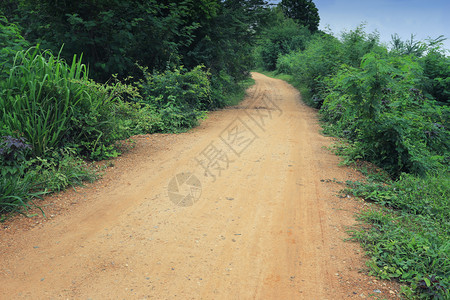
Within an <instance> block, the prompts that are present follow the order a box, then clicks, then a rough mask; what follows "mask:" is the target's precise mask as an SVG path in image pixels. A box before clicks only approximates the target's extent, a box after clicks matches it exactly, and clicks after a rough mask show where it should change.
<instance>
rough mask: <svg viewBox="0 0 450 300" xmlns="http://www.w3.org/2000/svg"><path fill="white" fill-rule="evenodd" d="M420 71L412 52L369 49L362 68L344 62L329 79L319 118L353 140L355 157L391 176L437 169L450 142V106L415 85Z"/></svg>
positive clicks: (442, 162)
mask: <svg viewBox="0 0 450 300" xmlns="http://www.w3.org/2000/svg"><path fill="white" fill-rule="evenodd" d="M421 74H422V69H421V67H420V65H419V64H418V63H417V62H415V61H414V60H413V59H412V58H411V57H402V58H380V57H378V56H377V55H374V54H368V55H366V56H365V57H364V59H363V62H362V64H361V68H360V69H356V68H352V67H346V66H344V67H343V68H342V69H341V71H340V72H338V74H337V75H336V76H334V77H333V78H332V79H331V80H330V81H329V84H330V90H332V92H331V93H329V95H328V96H327V98H326V100H325V102H324V104H323V107H322V110H321V115H322V118H323V120H324V121H327V122H330V123H331V124H333V125H334V126H335V131H339V132H340V134H339V135H340V136H342V137H346V138H348V139H349V140H351V141H353V142H354V147H355V148H356V149H357V153H358V154H359V158H362V159H365V160H369V161H372V162H374V163H376V164H377V165H379V166H381V167H383V168H385V169H386V170H387V171H388V172H389V173H391V174H392V175H394V176H398V175H399V174H400V173H401V172H413V173H416V174H425V173H426V172H428V171H430V170H433V169H438V168H440V167H442V165H443V164H444V163H445V161H444V160H445V156H446V153H447V151H448V149H449V146H450V145H449V132H448V130H446V129H445V126H446V125H444V124H446V122H447V121H446V115H447V114H448V109H447V108H442V107H439V106H437V105H435V104H434V102H433V101H431V100H428V101H425V100H424V98H423V96H422V94H421V93H420V91H419V90H417V89H415V88H414V86H415V84H416V82H417V80H418V78H420V76H421Z"/></svg>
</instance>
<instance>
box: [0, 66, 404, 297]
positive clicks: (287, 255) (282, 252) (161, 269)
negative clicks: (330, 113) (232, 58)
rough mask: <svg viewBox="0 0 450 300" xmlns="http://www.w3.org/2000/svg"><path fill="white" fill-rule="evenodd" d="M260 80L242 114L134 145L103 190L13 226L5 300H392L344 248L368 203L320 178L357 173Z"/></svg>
mask: <svg viewBox="0 0 450 300" xmlns="http://www.w3.org/2000/svg"><path fill="white" fill-rule="evenodd" d="M253 77H254V78H255V80H256V85H255V86H253V87H251V88H250V89H249V90H248V92H247V94H248V96H247V98H246V99H245V101H243V103H242V104H241V105H239V106H238V107H234V108H230V109H225V110H221V111H217V112H213V113H211V114H210V116H209V118H208V120H206V121H204V122H203V123H202V124H201V125H200V126H199V127H197V128H195V129H194V130H192V131H190V132H188V133H184V134H180V135H152V136H138V137H136V138H135V139H136V147H135V148H134V149H133V150H131V151H130V152H129V153H127V154H125V155H124V156H123V157H121V158H118V159H116V160H114V164H115V167H114V168H112V169H111V170H109V171H108V172H107V174H106V175H105V178H104V179H102V180H100V181H99V182H97V183H95V184H92V185H89V186H88V187H86V188H83V189H81V190H80V192H79V193H78V194H77V193H74V192H70V191H68V192H65V193H62V194H61V195H62V196H54V197H53V200H52V201H54V202H52V203H58V199H61V198H59V197H66V198H64V199H66V200H67V199H69V200H68V202H69V203H72V202H74V201H75V200H73V199H74V198H75V197H82V198H83V200H82V201H80V203H78V204H76V205H71V206H70V210H66V211H65V213H64V214H63V213H61V215H60V216H56V217H55V218H53V219H51V220H48V221H46V222H43V223H42V225H40V226H37V227H34V228H30V227H26V226H20V224H22V223H26V224H27V222H28V220H27V219H23V218H18V219H16V220H13V221H11V222H10V224H8V226H5V227H4V229H3V231H2V232H1V245H0V251H1V252H0V261H1V267H0V280H1V282H2V284H1V286H0V298H1V299H59V298H69V299H80V298H84V299H88V298H91V299H175V298H179V299H347V298H362V297H369V295H370V294H371V293H372V294H373V290H374V289H379V290H380V291H381V292H382V294H381V295H380V297H383V298H387V299H391V298H392V299H395V298H396V296H395V292H394V291H395V289H396V288H397V287H396V286H394V285H393V284H391V283H382V282H379V281H376V280H374V279H373V278H370V277H367V276H365V275H364V274H362V273H360V272H359V270H360V269H362V268H364V263H363V262H364V258H363V255H362V251H361V249H360V248H359V246H358V245H357V244H355V243H349V242H343V239H344V238H347V237H348V236H347V235H346V234H345V229H346V226H350V225H353V224H354V223H355V221H354V217H353V214H354V213H355V212H356V211H358V210H359V209H361V207H362V206H363V204H362V203H361V202H358V201H356V200H353V199H347V198H345V199H340V198H337V197H336V196H335V194H336V191H337V190H338V189H339V186H337V185H336V184H333V183H324V182H322V181H321V180H323V179H333V178H336V179H338V180H347V179H356V178H359V177H360V175H359V174H358V173H357V172H355V171H354V170H352V169H349V168H346V167H338V166H337V164H338V162H339V159H338V158H337V157H335V156H334V155H332V154H331V153H330V152H329V151H327V150H325V149H324V148H323V147H324V146H327V145H329V144H330V142H331V140H330V139H329V138H326V137H324V136H322V135H320V134H319V133H318V131H319V129H320V128H319V126H318V123H317V118H316V113H315V111H314V110H313V109H311V108H308V107H307V106H305V105H304V104H303V103H302V102H301V101H300V95H299V93H298V91H296V90H295V89H294V88H292V87H291V86H290V85H288V84H287V83H285V82H283V81H281V80H276V79H270V78H268V77H266V76H263V75H261V74H258V73H254V74H253ZM202 165H203V167H202ZM180 173H190V174H191V175H193V176H195V177H196V178H198V179H199V181H200V182H201V197H200V198H199V199H198V201H197V202H195V203H194V204H193V205H188V206H179V205H175V204H174V203H173V202H172V201H171V200H170V199H171V198H170V197H169V196H170V195H173V194H168V188H169V187H168V184H169V182H170V180H171V179H172V178H174V176H176V175H177V174H180ZM180 178H181V177H180ZM180 188H181V187H180ZM194 192H198V189H197V187H196V186H193V185H184V186H182V189H180V191H179V193H180V194H182V195H185V194H183V193H188V194H189V193H194ZM186 195H187V194H186ZM172 200H173V198H172ZM47 201H50V200H47ZM44 203H46V202H45V201H44ZM49 209H51V207H49ZM61 211H63V212H64V209H62V210H61ZM8 228H9V229H8ZM14 228H19V229H17V230H14ZM22 228H25V229H22Z"/></svg>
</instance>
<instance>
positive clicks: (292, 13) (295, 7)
mask: <svg viewBox="0 0 450 300" xmlns="http://www.w3.org/2000/svg"><path fill="white" fill-rule="evenodd" d="M279 6H280V7H281V9H282V10H283V12H284V14H285V15H286V16H287V17H289V18H292V19H294V20H295V21H296V22H298V23H299V24H301V25H303V26H305V27H307V28H308V29H309V30H310V31H311V32H315V31H317V30H318V28H319V22H320V17H319V10H318V9H317V7H316V5H315V4H314V2H313V1H312V0H282V1H281V2H280V4H279Z"/></svg>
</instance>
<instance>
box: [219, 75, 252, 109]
mask: <svg viewBox="0 0 450 300" xmlns="http://www.w3.org/2000/svg"><path fill="white" fill-rule="evenodd" d="M254 84H255V80H254V79H253V78H247V79H245V80H243V81H241V82H239V84H238V86H239V89H237V90H236V91H235V92H234V93H230V94H229V95H227V100H226V106H234V105H238V104H239V103H240V102H241V101H242V100H244V98H245V91H246V90H247V89H248V88H249V87H251V86H252V85H254Z"/></svg>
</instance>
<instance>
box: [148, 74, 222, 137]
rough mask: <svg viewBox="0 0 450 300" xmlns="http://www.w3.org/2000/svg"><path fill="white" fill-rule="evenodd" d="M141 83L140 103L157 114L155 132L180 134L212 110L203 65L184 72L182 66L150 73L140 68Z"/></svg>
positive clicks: (208, 81)
mask: <svg viewBox="0 0 450 300" xmlns="http://www.w3.org/2000/svg"><path fill="white" fill-rule="evenodd" d="M142 70H143V72H144V76H145V80H143V81H142V82H141V84H140V88H141V91H142V96H143V100H142V101H143V102H144V103H145V104H147V105H149V106H150V107H152V108H153V109H154V110H155V111H156V112H157V113H158V115H159V118H160V119H159V122H157V123H156V126H158V129H157V130H158V131H162V132H179V131H184V130H186V129H189V128H192V127H194V126H195V125H197V123H198V120H200V119H202V118H204V117H205V112H206V110H208V109H211V108H213V107H215V105H214V103H213V99H212V98H211V83H210V80H209V78H208V77H209V76H210V74H209V72H207V71H206V70H205V69H204V67H203V66H197V67H195V68H194V69H192V70H190V71H187V70H184V68H183V67H180V68H177V69H174V70H167V71H165V72H164V73H153V74H150V73H149V72H148V71H147V69H146V68H143V69H142Z"/></svg>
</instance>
